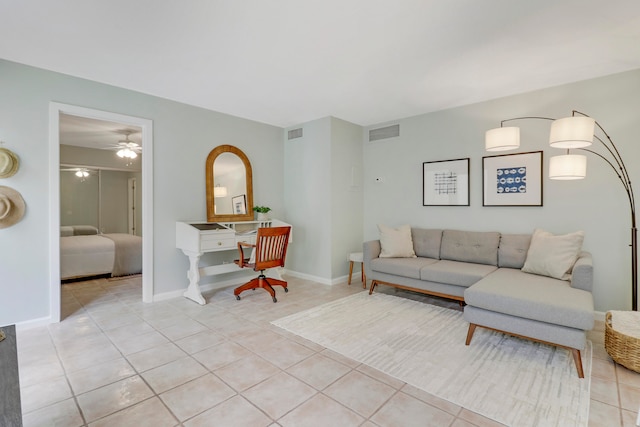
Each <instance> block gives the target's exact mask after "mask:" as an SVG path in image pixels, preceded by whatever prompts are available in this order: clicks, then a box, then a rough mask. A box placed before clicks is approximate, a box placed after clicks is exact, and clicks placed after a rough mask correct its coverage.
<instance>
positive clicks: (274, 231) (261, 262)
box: [233, 227, 291, 302]
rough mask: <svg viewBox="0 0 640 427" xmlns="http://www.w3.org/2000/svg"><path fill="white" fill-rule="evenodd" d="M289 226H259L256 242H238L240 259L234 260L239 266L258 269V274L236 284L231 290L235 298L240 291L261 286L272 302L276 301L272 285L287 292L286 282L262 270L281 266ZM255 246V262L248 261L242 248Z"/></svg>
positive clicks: (238, 295)
mask: <svg viewBox="0 0 640 427" xmlns="http://www.w3.org/2000/svg"><path fill="white" fill-rule="evenodd" d="M290 232H291V227H265V228H259V229H258V234H257V235H256V244H255V245H252V244H249V243H244V242H239V243H238V252H239V253H240V259H237V260H235V261H234V262H235V263H236V264H238V266H239V267H240V268H253V270H254V271H259V272H260V275H259V276H258V277H256V278H255V279H253V280H251V281H250V282H248V283H245V284H244V285H242V286H238V287H237V288H235V289H234V290H233V294H234V295H235V296H236V299H238V300H239V299H240V293H242V292H244V291H246V290H247V289H256V288H262V289H264V290H266V291H267V292H269V293H270V294H271V298H273V302H278V300H277V299H276V291H275V290H274V289H273V286H274V285H278V286H282V287H283V288H284V291H285V292H289V289H287V282H285V281H284V280H279V279H273V278H271V277H269V278H267V277H266V276H265V275H264V270H266V269H268V268H275V267H283V266H284V259H285V257H286V255H287V245H288V243H289V233H290ZM245 247H247V248H255V250H254V254H255V262H253V263H252V262H250V261H251V258H250V257H246V256H245V254H244V250H243V248H245Z"/></svg>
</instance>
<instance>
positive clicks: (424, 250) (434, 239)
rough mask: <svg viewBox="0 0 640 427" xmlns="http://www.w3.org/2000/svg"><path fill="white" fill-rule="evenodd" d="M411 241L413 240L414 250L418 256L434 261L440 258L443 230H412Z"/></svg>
mask: <svg viewBox="0 0 640 427" xmlns="http://www.w3.org/2000/svg"><path fill="white" fill-rule="evenodd" d="M411 239H412V240H413V250H414V251H415V253H416V255H417V256H421V257H425V258H434V259H439V258H440V242H441V241H442V230H429V229H426V228H412V229H411Z"/></svg>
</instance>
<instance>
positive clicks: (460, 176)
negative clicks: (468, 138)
mask: <svg viewBox="0 0 640 427" xmlns="http://www.w3.org/2000/svg"><path fill="white" fill-rule="evenodd" d="M469 163H470V162H469V157H465V158H462V159H453V160H436V161H432V162H424V163H422V206H469V205H470V203H469V202H470V199H469V186H470V175H469Z"/></svg>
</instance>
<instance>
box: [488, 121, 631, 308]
mask: <svg viewBox="0 0 640 427" xmlns="http://www.w3.org/2000/svg"><path fill="white" fill-rule="evenodd" d="M576 114H579V115H581V116H585V117H590V116H588V115H587V114H584V113H581V112H580V111H576V110H573V112H572V115H573V116H575V115H576ZM523 119H538V120H551V121H554V120H556V119H553V118H550V117H540V116H527V117H515V118H512V119H507V120H502V121H501V122H500V127H502V126H503V124H504V123H505V122H510V121H512V120H523ZM595 124H596V126H598V128H599V129H600V130H601V131H602V133H603V134H604V135H605V136H606V138H607V139H606V142H605V141H604V140H602V139H600V138H599V137H598V136H597V135H596V134H594V135H593V137H594V138H595V139H596V140H597V141H598V142H600V144H602V146H604V148H606V149H607V151H608V152H609V155H610V156H611V157H610V158H607V157H605V156H603V155H602V154H600V153H597V152H595V151H593V150H589V149H586V148H577V149H578V150H581V151H587V152H589V153H592V154H594V155H596V156H598V157H600V158H601V159H602V160H604V161H605V162H607V163H608V164H609V166H611V168H612V169H613V170H614V172H615V173H616V175H618V179H619V180H620V182H621V183H622V186H623V187H624V189H625V191H626V192H627V197H628V198H629V206H630V208H631V245H630V246H631V307H632V310H633V311H638V229H637V228H636V202H635V198H634V195H633V187H632V186H631V178H630V177H629V172H628V171H627V167H626V166H625V164H624V161H623V160H622V156H621V155H620V152H619V151H618V148H617V147H616V145H615V144H614V143H613V141H612V140H611V137H610V136H609V134H608V133H607V132H606V131H605V130H604V129H603V128H602V126H600V123H598V122H597V121H595ZM518 138H519V136H518ZM567 152H568V150H567ZM611 158H612V159H613V160H610V159H611Z"/></svg>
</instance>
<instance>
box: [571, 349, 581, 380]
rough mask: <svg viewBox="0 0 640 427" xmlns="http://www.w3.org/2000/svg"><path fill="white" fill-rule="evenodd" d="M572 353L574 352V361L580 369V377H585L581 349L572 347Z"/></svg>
mask: <svg viewBox="0 0 640 427" xmlns="http://www.w3.org/2000/svg"><path fill="white" fill-rule="evenodd" d="M571 353H572V354H573V361H574V362H575V363H576V369H577V370H578V378H584V370H583V369H582V358H581V357H580V350H577V349H575V348H572V349H571Z"/></svg>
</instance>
